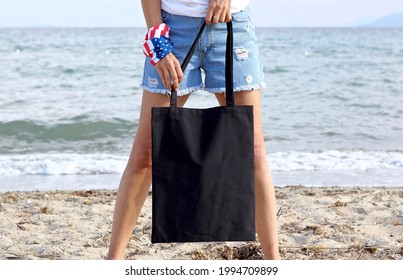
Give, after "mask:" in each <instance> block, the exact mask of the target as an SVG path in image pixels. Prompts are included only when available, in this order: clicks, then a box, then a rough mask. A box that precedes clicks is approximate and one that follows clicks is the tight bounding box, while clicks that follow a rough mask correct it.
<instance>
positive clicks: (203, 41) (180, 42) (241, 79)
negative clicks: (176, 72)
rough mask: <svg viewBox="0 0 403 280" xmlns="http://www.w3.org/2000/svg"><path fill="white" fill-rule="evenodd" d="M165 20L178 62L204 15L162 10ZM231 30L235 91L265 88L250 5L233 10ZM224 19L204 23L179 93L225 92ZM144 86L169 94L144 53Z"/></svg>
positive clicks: (225, 32) (183, 56)
mask: <svg viewBox="0 0 403 280" xmlns="http://www.w3.org/2000/svg"><path fill="white" fill-rule="evenodd" d="M162 18H163V21H164V23H166V24H168V25H169V27H170V29H171V31H170V38H171V40H172V41H173V43H174V50H173V54H174V55H175V56H176V58H177V59H178V60H179V62H180V63H182V61H183V60H184V58H185V56H186V54H187V52H188V51H189V49H190V47H191V45H192V43H193V41H194V39H195V38H196V35H197V33H198V31H199V30H200V27H201V25H202V24H203V22H204V20H205V18H196V17H187V16H178V15H173V14H170V13H168V12H166V11H164V10H163V11H162ZM232 24H233V34H234V50H233V52H234V53H233V55H234V91H235V92H237V91H249V90H256V89H260V88H264V87H265V84H264V77H263V68H262V66H261V63H260V58H259V50H258V46H257V38H256V35H255V27H254V25H253V24H252V22H251V20H250V13H249V8H246V9H245V10H243V11H240V12H238V13H234V14H232ZM226 34H227V25H226V23H219V24H214V25H210V26H207V27H206V29H205V30H204V32H203V34H202V37H201V38H200V40H199V43H198V47H197V48H196V51H195V53H194V54H193V56H192V59H191V60H190V63H189V65H188V66H187V68H186V70H185V72H184V75H183V79H182V82H181V83H180V85H179V91H178V95H186V94H189V93H191V92H194V91H197V90H205V91H208V92H211V93H221V92H225V50H226V38H227V36H226ZM140 86H141V87H142V88H143V89H145V90H147V91H150V92H154V93H162V94H170V90H168V89H167V88H166V87H165V86H164V84H163V82H162V80H161V78H160V76H159V74H158V72H157V70H156V69H155V67H154V66H153V65H151V63H150V59H149V58H148V57H146V60H145V64H144V73H143V80H142V83H141V85H140Z"/></svg>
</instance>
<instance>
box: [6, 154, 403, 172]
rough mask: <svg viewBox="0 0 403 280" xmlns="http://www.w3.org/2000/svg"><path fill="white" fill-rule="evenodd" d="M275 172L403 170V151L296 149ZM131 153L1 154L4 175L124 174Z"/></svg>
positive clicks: (274, 165) (272, 159)
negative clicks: (310, 150) (312, 150)
mask: <svg viewBox="0 0 403 280" xmlns="http://www.w3.org/2000/svg"><path fill="white" fill-rule="evenodd" d="M267 157H268V160H269V163H270V167H271V169H272V170H273V171H280V172H281V171H284V172H287V171H288V172H292V171H351V172H354V171H368V170H374V171H375V170H381V171H382V170H400V169H403V151H386V152H383V151H340V150H328V151H317V152H309V151H292V152H277V153H271V154H268V155H267ZM127 159H128V155H116V154H106V153H105V154H74V153H71V154H70V153H57V154H56V153H55V154H46V153H43V154H27V155H7V156H5V155H0V175H1V176H15V175H91V174H120V173H121V172H123V170H124V167H125V166H126V163H127Z"/></svg>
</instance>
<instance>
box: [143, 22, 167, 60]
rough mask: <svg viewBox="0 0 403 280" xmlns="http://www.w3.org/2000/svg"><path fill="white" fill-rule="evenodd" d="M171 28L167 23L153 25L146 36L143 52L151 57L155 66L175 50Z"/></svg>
mask: <svg viewBox="0 0 403 280" xmlns="http://www.w3.org/2000/svg"><path fill="white" fill-rule="evenodd" d="M169 30H170V29H169V26H168V25H167V24H165V23H161V24H158V25H156V26H153V27H151V28H150V29H149V30H148V32H147V34H146V36H145V38H144V41H143V52H144V54H145V55H146V56H148V57H150V61H151V64H152V65H154V66H155V64H157V62H158V61H160V60H161V59H162V58H164V57H165V56H167V55H168V54H169V53H170V52H172V50H173V46H174V44H173V42H172V41H171V40H170V39H169Z"/></svg>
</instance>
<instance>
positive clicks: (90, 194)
mask: <svg viewBox="0 0 403 280" xmlns="http://www.w3.org/2000/svg"><path fill="white" fill-rule="evenodd" d="M115 196H116V191H115V190H88V191H52V192H6V193H4V192H3V193H0V260H6V259H17V260H19V259H23V260H36V259H47V260H49V259H57V260H99V259H103V258H104V257H105V255H106V253H107V248H108V244H109V239H110V230H111V224H112V215H113V207H114V203H115ZM276 196H277V203H278V209H279V211H278V221H279V227H280V231H279V237H280V251H281V252H280V253H281V256H282V258H283V259H286V260H302V259H306V260H314V259H342V260H358V259H360V260H399V259H400V260H401V259H402V258H403V187H387V188H382V187H369V188H365V187H321V188H319V187H312V188H311V187H301V186H289V187H277V188H276ZM150 233H151V196H148V198H147V200H146V203H145V206H144V208H143V211H142V214H141V216H140V219H139V222H138V225H137V227H136V229H135V230H134V232H133V235H132V238H131V240H130V243H129V245H128V248H127V255H126V257H127V259H139V260H140V259H141V260H146V259H210V260H211V259H261V257H262V254H261V249H260V247H259V242H247V243H245V242H236V243H233V242H228V243H202V244H200V243H196V244H189V243H186V244H151V242H150Z"/></svg>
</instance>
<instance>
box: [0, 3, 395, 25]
mask: <svg viewBox="0 0 403 280" xmlns="http://www.w3.org/2000/svg"><path fill="white" fill-rule="evenodd" d="M250 6H251V11H252V19H253V22H254V23H255V25H256V26H275V27H277V26H296V27H305V26H311V27H326V26H345V25H351V24H357V23H363V22H367V21H371V20H374V19H377V18H380V17H383V16H385V15H388V14H392V13H397V12H403V0H251V4H250ZM133 26H137V27H145V22H144V19H143V13H142V10H141V1H140V0H56V1H55V0H0V27H133Z"/></svg>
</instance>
